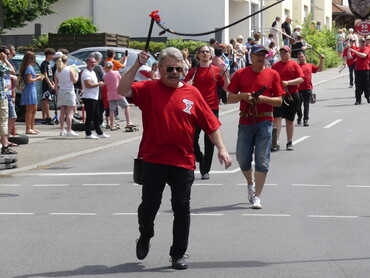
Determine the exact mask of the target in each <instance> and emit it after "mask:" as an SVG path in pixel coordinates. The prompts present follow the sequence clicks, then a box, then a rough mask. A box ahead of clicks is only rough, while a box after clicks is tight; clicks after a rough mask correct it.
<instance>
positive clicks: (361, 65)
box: [355, 46, 370, 70]
mask: <svg viewBox="0 0 370 278" xmlns="http://www.w3.org/2000/svg"><path fill="white" fill-rule="evenodd" d="M357 51H358V52H361V53H366V54H367V56H366V57H365V58H361V57H360V56H358V55H356V56H357V59H356V65H355V70H369V69H370V66H369V61H370V60H369V58H370V57H369V53H370V48H369V47H367V46H364V47H363V48H359V49H357Z"/></svg>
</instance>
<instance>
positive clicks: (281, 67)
mask: <svg viewBox="0 0 370 278" xmlns="http://www.w3.org/2000/svg"><path fill="white" fill-rule="evenodd" d="M272 69H274V70H276V71H277V72H278V73H279V74H280V78H281V81H289V80H292V79H296V78H298V77H303V78H304V74H303V72H302V69H301V67H300V66H299V65H298V63H297V62H296V61H294V60H289V61H288V62H286V63H284V62H282V61H279V62H277V63H275V64H273V66H272ZM288 92H289V94H294V93H297V92H298V85H294V86H288Z"/></svg>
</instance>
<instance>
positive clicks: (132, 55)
mask: <svg viewBox="0 0 370 278" xmlns="http://www.w3.org/2000/svg"><path fill="white" fill-rule="evenodd" d="M109 48H111V49H113V50H114V52H115V53H116V56H115V57H114V59H115V60H120V59H121V58H122V57H123V56H124V55H125V52H126V50H127V51H128V61H127V65H126V68H121V69H120V70H119V71H120V73H121V75H122V74H123V73H124V72H125V71H126V70H128V69H129V68H130V67H131V66H132V65H133V64H134V63H135V61H136V59H137V55H138V54H139V53H140V52H141V50H138V49H133V48H125V47H107V46H99V47H98V46H97V47H87V48H81V49H79V50H76V51H73V52H71V55H73V56H75V57H77V58H79V59H81V60H83V61H86V59H87V57H88V56H89V54H90V53H91V52H94V51H99V52H100V53H101V54H102V55H103V59H102V62H101V65H102V66H104V61H105V59H106V58H107V49H109ZM155 62H157V60H156V59H155V58H154V57H153V56H152V55H150V58H149V60H148V61H147V63H146V65H143V66H141V67H140V69H139V70H138V72H137V74H136V76H135V81H142V80H149V79H150V71H151V70H152V65H153V63H155Z"/></svg>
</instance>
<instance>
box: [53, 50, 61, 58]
mask: <svg viewBox="0 0 370 278" xmlns="http://www.w3.org/2000/svg"><path fill="white" fill-rule="evenodd" d="M62 55H63V53H62V52H60V51H57V52H55V54H54V58H60V57H62Z"/></svg>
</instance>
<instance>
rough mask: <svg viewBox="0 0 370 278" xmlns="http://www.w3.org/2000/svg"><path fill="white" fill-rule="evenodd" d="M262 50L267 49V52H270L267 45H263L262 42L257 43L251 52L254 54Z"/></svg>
mask: <svg viewBox="0 0 370 278" xmlns="http://www.w3.org/2000/svg"><path fill="white" fill-rule="evenodd" d="M260 51H265V52H266V54H268V53H269V52H268V51H267V49H266V47H264V46H263V45H261V44H256V45H254V46H253V47H252V49H251V54H254V53H257V52H260Z"/></svg>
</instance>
